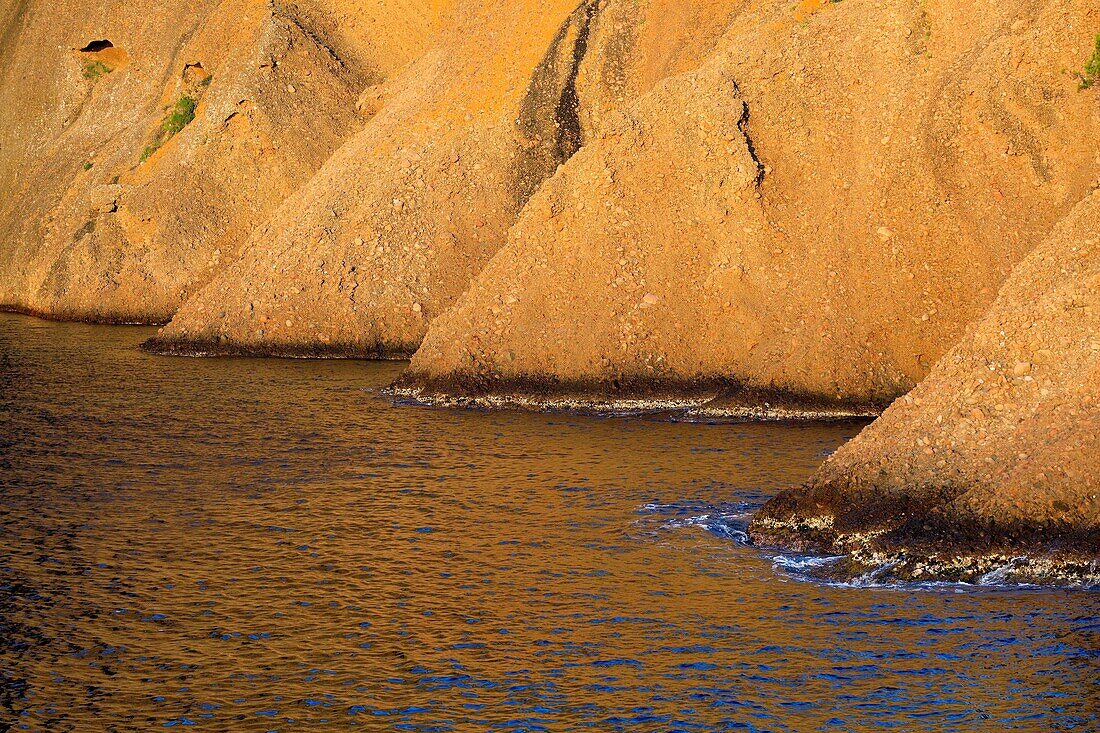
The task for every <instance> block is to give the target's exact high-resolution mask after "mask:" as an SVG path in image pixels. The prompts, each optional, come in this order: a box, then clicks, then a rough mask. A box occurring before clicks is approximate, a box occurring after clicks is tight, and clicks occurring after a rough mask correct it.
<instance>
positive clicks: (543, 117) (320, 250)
mask: <svg viewBox="0 0 1100 733" xmlns="http://www.w3.org/2000/svg"><path fill="white" fill-rule="evenodd" d="M722 5H723V4H722V3H717V2H713V0H694V1H693V2H687V3H683V2H681V3H671V2H665V1H663V0H662V1H658V0H650V1H649V2H643V1H641V0H599V1H597V0H586V1H585V2H582V3H580V4H579V5H577V3H576V0H565V1H557V2H544V3H540V4H539V6H538V9H537V12H535V11H534V10H533V9H532V7H530V6H528V5H525V4H522V3H514V2H504V1H503V0H491V1H485V2H480V3H474V2H471V3H469V4H467V5H466V6H464V7H463V12H462V13H459V14H458V18H459V19H458V20H457V21H456V23H455V27H454V28H453V29H452V31H451V32H450V33H449V34H448V35H447V37H446V38H445V39H444V40H443V41H441V43H440V45H439V47H438V48H437V49H435V50H434V51H433V52H431V53H429V54H427V55H425V56H424V57H422V58H421V59H420V60H419V61H418V62H416V63H415V64H413V65H411V66H410V67H409V68H408V69H406V70H405V72H404V73H403V74H401V75H400V76H398V77H396V78H395V79H394V80H393V81H392V82H390V83H388V84H385V85H383V86H381V87H378V88H374V89H371V90H368V92H367V93H366V94H364V100H363V103H364V104H367V105H373V106H376V107H378V108H379V112H378V114H377V115H376V116H375V117H374V119H373V120H372V121H371V122H370V124H369V125H367V126H366V128H365V129H364V130H363V131H362V132H360V133H359V134H357V135H356V136H354V137H353V138H352V139H351V140H349V141H348V142H347V144H345V145H344V146H343V147H342V148H341V149H340V150H339V151H338V152H337V153H336V154H335V155H333V157H332V158H331V160H330V161H329V162H328V163H327V164H326V165H325V166H324V167H323V168H322V169H321V171H320V172H319V173H318V174H317V175H316V176H315V177H314V178H313V179H312V180H311V182H310V183H309V185H307V186H305V187H304V188H303V189H302V190H301V191H299V192H298V193H297V194H296V195H295V196H293V197H291V198H290V199H288V200H287V201H286V202H285V203H284V205H283V206H282V207H281V209H280V210H279V211H278V212H277V213H276V214H275V215H274V216H273V217H272V218H271V220H270V221H269V222H268V223H267V224H265V225H264V226H263V227H261V228H259V229H257V230H256V232H255V234H254V235H253V237H252V239H251V240H250V243H249V245H248V247H247V249H246V250H245V251H244V253H243V255H242V257H241V258H240V260H239V261H238V262H237V263H235V264H234V265H232V266H231V267H229V268H227V269H226V270H225V271H224V272H223V273H222V274H221V275H220V276H219V277H218V278H217V279H215V280H214V281H213V282H212V283H211V284H210V286H209V287H208V288H206V290H204V291H203V292H202V293H200V294H199V295H198V296H197V297H195V298H193V299H191V300H190V301H189V302H188V303H187V304H186V305H185V306H184V307H183V308H182V309H181V310H180V312H179V313H178V314H177V315H176V317H175V318H174V319H173V321H172V322H171V323H170V324H169V325H168V326H167V327H166V328H165V329H163V331H162V333H161V334H160V336H159V337H158V338H157V339H156V340H154V341H153V342H152V343H151V344H150V347H151V348H153V349H158V350H164V351H170V352H184V353H192V352H196V351H198V352H214V353H218V352H223V353H224V352H228V353H259V354H284V355H294V354H298V355H302V354H328V355H346V356H383V357H388V356H408V355H409V354H411V353H412V352H413V351H415V350H416V349H417V347H418V346H419V345H420V341H421V339H422V338H423V335H424V333H425V332H426V330H427V328H428V324H429V323H431V321H432V320H433V319H435V318H436V317H437V316H439V314H441V313H443V312H444V311H445V310H446V309H447V308H448V307H450V306H451V305H452V303H453V302H454V301H455V300H456V299H457V298H458V297H459V296H460V295H461V294H462V293H463V291H465V290H466V288H467V287H468V286H469V283H470V280H471V279H472V278H473V277H475V276H476V275H477V274H478V272H480V271H481V269H482V268H483V267H484V266H485V263H486V262H488V261H489V259H490V258H491V257H492V256H493V255H494V254H495V253H496V252H497V250H498V249H499V248H500V247H501V245H502V244H503V243H504V242H505V241H506V237H507V232H508V229H509V228H510V227H511V226H512V224H513V223H514V222H515V220H516V217H517V215H518V214H519V212H520V211H521V210H522V208H523V206H524V205H525V204H526V202H527V200H528V199H529V197H530V196H531V195H532V194H533V193H535V191H537V190H538V189H539V187H540V186H541V185H542V183H543V181H544V180H546V179H547V178H549V177H550V176H552V175H553V174H554V173H555V171H556V170H557V169H558V167H559V166H560V165H561V164H562V163H564V162H565V161H566V160H568V159H569V158H570V157H571V156H572V155H573V154H574V153H575V152H576V151H577V150H578V149H580V148H581V147H582V146H583V145H584V144H585V143H586V142H587V141H588V140H589V139H590V138H591V137H592V135H593V134H594V131H595V130H596V129H598V127H599V126H600V125H601V124H602V120H603V118H604V117H605V116H606V115H607V114H608V113H609V111H610V110H613V109H614V108H615V107H616V106H618V105H621V104H622V103H624V100H627V99H630V98H633V97H636V96H637V95H638V94H640V93H643V92H644V91H646V90H647V89H648V88H649V87H651V86H652V85H653V84H654V83H655V82H656V81H657V80H658V79H660V78H661V77H662V76H665V75H667V74H669V73H672V72H675V71H678V70H681V69H683V68H690V66H691V65H692V64H695V63H698V60H699V58H700V57H701V56H702V55H703V54H704V53H705V52H706V50H709V48H710V44H712V43H713V42H714V40H715V39H716V38H717V37H719V36H720V34H721V31H722V29H723V27H724V25H725V22H726V21H727V19H728V17H729V14H730V13H729V11H728V10H723V9H721V6H722ZM666 18H668V19H669V20H670V22H669V23H664V22H663V21H664V20H665V19H666ZM671 21H675V22H671Z"/></svg>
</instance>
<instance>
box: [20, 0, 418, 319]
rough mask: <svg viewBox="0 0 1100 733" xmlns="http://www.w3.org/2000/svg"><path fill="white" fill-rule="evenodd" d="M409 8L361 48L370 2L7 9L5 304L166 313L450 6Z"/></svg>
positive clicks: (318, 156) (61, 310) (152, 2)
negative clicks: (358, 32)
mask: <svg viewBox="0 0 1100 733" xmlns="http://www.w3.org/2000/svg"><path fill="white" fill-rule="evenodd" d="M405 4H406V5H409V6H410V7H409V8H408V10H409V12H408V13H407V14H406V15H405V16H404V17H405V18H406V19H407V20H406V21H405V22H404V23H390V24H388V25H389V27H388V28H386V29H383V28H377V27H375V28H374V30H373V32H374V33H378V32H379V31H382V30H389V31H391V32H390V33H389V34H388V35H387V36H386V37H385V39H383V40H380V41H376V43H375V44H374V45H372V46H366V45H365V44H363V43H359V44H358V45H354V47H352V44H350V43H341V42H340V41H341V40H342V39H343V36H347V35H348V34H349V33H351V32H352V31H348V30H346V29H347V28H349V27H350V28H353V29H354V28H355V24H354V23H348V22H347V20H348V16H349V15H350V16H352V17H353V18H358V19H359V20H361V21H364V22H366V21H368V20H370V18H369V17H368V16H369V15H370V13H371V12H372V10H371V9H370V8H367V7H359V8H355V7H354V4H350V3H339V2H336V1H335V0H303V2H299V3H297V4H295V6H294V7H288V6H285V5H283V4H281V3H272V2H267V1H265V0H221V1H220V2H214V1H212V0H204V1H200V2H194V3H166V2H161V1H159V0H147V1H145V2H139V3H134V2H118V1H117V0H116V1H111V0H98V1H93V2H82V3H74V2H55V1H51V2H48V3H47V2H40V1H38V0H24V1H23V2H19V3H14V4H9V7H8V9H7V15H6V17H4V18H3V19H2V22H3V23H4V25H3V28H4V31H3V36H2V39H3V40H2V45H0V58H2V59H3V64H2V71H0V75H2V76H0V146H2V149H3V153H4V154H3V156H2V158H0V192H2V194H3V195H2V196H0V305H3V306H4V307H8V308H15V309H20V310H27V311H31V312H35V313H40V314H43V315H48V316H52V317H65V318H75V319H81V320H102V321H126V322H164V321H167V320H168V319H169V318H170V317H171V316H172V314H173V313H174V312H175V311H176V309H177V308H178V307H179V305H180V304H181V303H182V302H183V301H184V300H185V299H186V298H187V297H188V296H189V295H191V294H192V293H193V292H194V291H196V290H197V289H198V288H199V287H201V286H202V285H203V284H205V282H206V281H207V280H209V279H210V277H211V276H212V275H213V274H214V273H216V272H217V271H218V270H219V269H221V267H223V266H224V264H225V263H226V262H227V261H230V260H232V259H234V258H235V256H236V253H237V250H238V248H239V247H240V244H241V243H242V242H243V241H244V239H245V238H246V237H247V236H248V234H249V233H250V232H251V230H252V229H253V228H254V227H255V226H257V225H258V224H259V223H260V222H262V221H264V220H265V219H266V218H267V217H268V215H269V214H270V213H271V211H272V210H274V208H275V207H276V206H277V204H278V203H279V202H280V201H281V200H282V199H283V198H285V197H286V196H287V195H288V194H289V193H291V192H292V191H294V190H295V189H296V188H297V187H298V186H300V185H301V184H302V183H304V182H305V181H306V180H308V179H309V177H310V176H311V175H312V174H313V173H314V172H315V171H316V170H317V168H319V167H320V165H321V163H323V162H324V161H325V160H326V159H327V158H328V157H329V155H330V154H331V152H332V151H333V150H334V149H335V148H336V147H337V146H338V145H339V144H340V143H342V142H343V141H344V139H345V138H346V137H347V136H348V135H350V134H352V132H354V131H355V130H357V129H358V128H359V127H361V126H362V124H363V122H364V119H363V115H362V114H361V113H360V112H357V111H356V102H357V100H358V99H359V96H360V93H361V92H362V90H363V88H364V87H366V86H368V85H370V84H376V83H378V82H380V81H381V80H382V79H383V78H384V76H385V75H386V74H388V73H389V72H391V71H392V70H393V69H394V68H395V67H396V66H398V65H400V64H401V63H403V60H407V58H408V57H411V56H412V55H415V54H417V53H419V51H420V50H422V49H423V47H424V46H425V44H426V41H427V39H426V38H424V37H423V36H425V35H426V34H429V33H431V32H434V31H433V30H432V28H433V24H438V23H437V21H436V20H434V16H435V15H436V14H438V12H439V11H438V10H431V11H430V12H429V10H428V9H427V7H425V8H423V9H421V12H420V15H419V16H418V15H417V13H416V11H417V8H416V7H415V4H413V3H405ZM420 4H421V5H424V6H427V5H428V3H420ZM434 5H438V3H436V4H434ZM348 8H352V10H348ZM378 11H379V9H378V8H375V9H373V12H378ZM383 17H386V16H384V15H383ZM325 19H329V20H330V21H332V22H333V23H336V22H337V21H340V25H339V27H340V28H341V29H344V33H343V36H338V37H337V38H336V41H335V42H334V43H332V44H330V43H329V42H328V41H326V40H324V39H323V38H321V37H320V36H319V35H318V32H317V30H316V25H318V24H322V25H323V21H324V20H325ZM334 49H341V50H343V51H344V53H345V55H344V56H343V57H341V56H338V55H337V51H335V50H334ZM345 49H346V50H345ZM380 49H388V52H387V53H382V52H381V50H380Z"/></svg>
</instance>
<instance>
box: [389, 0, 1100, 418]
mask: <svg viewBox="0 0 1100 733" xmlns="http://www.w3.org/2000/svg"><path fill="white" fill-rule="evenodd" d="M1090 15H1091V16H1095V8H1093V7H1091V5H1090V4H1089V3H1086V2H1072V1H1071V2H1058V3H1047V4H1039V3H1033V2H1015V3H1008V4H1002V5H999V6H998V7H997V8H992V7H990V8H983V9H981V11H980V12H975V13H972V14H968V17H967V20H966V22H965V23H961V22H960V19H959V17H958V16H957V14H956V10H955V9H954V8H952V7H948V6H938V5H933V6H923V5H922V6H918V5H907V4H904V3H901V4H898V3H894V4H886V5H882V4H878V5H876V4H873V3H862V2H846V3H842V4H827V5H821V6H820V7H818V6H815V5H813V4H807V3H803V4H802V5H799V6H798V7H797V8H795V9H794V10H793V11H792V10H791V9H790V8H789V6H787V5H785V4H778V3H763V4H752V5H749V6H746V7H744V8H743V9H742V10H741V12H739V13H737V14H736V16H735V17H734V18H733V20H732V22H731V25H730V27H729V29H728V31H727V32H726V33H725V34H724V37H723V38H722V39H721V41H720V42H718V44H717V48H716V50H715V51H714V52H713V53H712V54H711V55H710V56H709V57H708V58H707V60H706V61H705V62H704V63H703V64H702V65H700V66H699V67H698V68H695V69H693V70H691V71H688V72H685V73H683V74H681V75H677V76H675V77H670V78H668V79H666V80H665V81H664V82H662V83H661V84H660V85H658V87H657V88H656V89H654V90H653V91H651V92H650V93H648V94H646V95H643V96H641V97H639V98H638V99H637V100H636V101H634V102H632V103H630V104H627V105H625V106H624V107H623V108H622V109H620V110H617V111H615V113H613V114H612V115H610V116H609V117H608V119H607V120H606V123H605V125H604V126H603V127H602V128H601V129H599V131H598V135H595V136H593V137H592V138H591V139H590V140H589V142H588V143H587V144H586V145H585V146H584V148H583V149H581V150H580V151H579V152H578V153H577V155H576V156H575V157H573V158H572V159H571V160H570V161H569V162H568V163H567V164H566V165H564V166H563V167H562V168H561V169H560V170H559V171H558V173H557V174H556V175H555V176H554V177H553V178H552V179H550V180H549V181H548V182H547V183H546V184H545V185H544V186H543V187H542V188H541V189H540V190H539V191H538V193H537V194H536V195H535V196H534V197H533V198H532V199H531V201H530V202H529V203H528V205H527V206H526V207H525V209H524V210H523V211H522V213H521V214H520V217H519V220H518V222H517V223H516V225H515V226H514V227H513V228H512V229H511V231H510V233H509V239H508V243H507V245H506V246H505V247H504V248H503V249H502V251H501V252H500V253H498V254H497V255H496V256H495V258H494V259H493V260H492V261H491V262H490V263H489V264H488V266H487V267H486V268H485V269H484V271H482V273H481V274H480V275H479V276H478V278H477V279H476V280H475V281H474V283H473V285H472V287H471V288H470V290H469V291H468V292H467V293H466V294H465V295H464V296H463V297H462V299H460V300H459V301H458V303H457V305H456V307H455V308H454V309H452V310H451V311H449V312H447V313H445V314H443V315H442V316H440V317H439V318H438V319H436V320H435V321H433V323H432V324H431V327H430V328H429V330H428V333H427V337H426V339H425V341H424V344H423V346H422V348H421V349H420V351H419V352H418V353H417V355H416V356H415V357H414V359H413V362H412V366H411V368H410V370H409V372H408V374H407V375H406V377H405V378H403V380H402V382H401V387H402V389H403V390H404V391H406V392H407V393H409V394H413V395H421V396H425V397H429V398H435V399H447V398H454V397H457V398H459V399H460V400H461V399H462V398H468V399H473V400H475V401H476V400H478V399H481V400H483V401H488V402H494V401H497V402H498V401H502V400H503V401H507V400H509V399H512V400H514V401H526V400H529V399H531V397H532V396H534V397H535V398H536V400H538V398H543V399H541V400H539V401H541V402H544V403H545V402H551V401H553V400H554V399H555V398H557V399H563V398H564V399H569V400H573V401H575V400H576V398H578V397H580V398H582V399H583V398H584V397H586V396H588V397H592V398H594V399H597V400H599V399H603V398H605V397H606V396H608V395H618V396H619V397H621V398H633V397H646V396H657V397H663V398H664V399H668V400H675V399H677V398H680V399H683V400H685V401H687V402H691V401H693V400H694V401H699V400H706V399H709V398H710V397H712V396H715V395H725V402H726V404H727V406H728V408H729V409H731V410H734V411H736V410H738V409H746V408H747V409H748V411H750V412H754V411H755V410H756V407H757V403H758V402H759V395H760V394H771V395H772V396H773V397H779V398H783V399H782V401H783V402H785V403H787V404H790V403H792V402H793V403H795V405H797V404H799V403H801V404H803V405H805V406H806V409H807V410H808V411H810V412H812V413H815V414H817V413H819V412H821V411H832V412H837V411H839V412H850V411H853V410H854V411H857V412H865V411H867V410H868V409H873V408H874V407H875V406H876V405H883V404H887V403H889V401H890V400H892V399H893V398H895V397H897V396H899V395H901V394H904V393H905V392H906V391H908V390H909V389H910V388H911V387H912V386H913V385H914V384H915V383H916V382H917V381H919V380H920V379H921V378H922V377H924V376H925V375H926V374H927V372H928V369H929V368H930V367H931V365H932V364H933V363H935V361H936V360H937V359H938V358H939V357H940V356H941V355H942V354H943V353H944V352H945V351H946V350H947V349H948V348H949V347H950V345H951V344H952V343H953V342H954V341H955V340H956V339H957V338H958V337H959V336H960V335H961V333H962V331H963V329H964V328H965V326H966V324H967V323H968V322H969V321H970V320H971V319H973V318H975V317H977V316H978V315H980V314H981V313H982V311H983V310H984V309H985V308H986V307H987V306H988V304H989V303H990V301H991V300H992V298H993V295H994V293H995V292H996V290H997V288H998V287H999V286H1000V284H1001V283H1002V282H1003V280H1004V278H1005V277H1006V276H1007V274H1008V273H1009V271H1010V270H1011V268H1012V266H1013V265H1014V264H1015V263H1016V262H1018V261H1019V260H1020V258H1021V257H1023V256H1024V254H1026V253H1027V252H1028V251H1029V250H1030V249H1031V248H1032V247H1034V246H1035V245H1036V244H1037V243H1038V242H1039V241H1041V239H1042V238H1043V237H1044V236H1045V235H1046V233H1047V232H1049V231H1050V228H1051V227H1052V226H1053V225H1054V224H1055V223H1056V222H1057V221H1058V220H1059V219H1061V218H1062V217H1063V216H1064V215H1065V214H1066V213H1067V212H1068V211H1069V210H1070V208H1071V207H1072V206H1073V205H1074V203H1075V202H1076V201H1078V200H1080V199H1081V197H1082V196H1083V195H1084V194H1085V192H1086V191H1087V190H1088V189H1089V187H1090V186H1092V185H1094V184H1095V182H1096V180H1097V145H1096V142H1095V141H1096V139H1098V138H1097V135H1098V134H1100V115H1098V110H1097V104H1096V100H1095V99H1094V98H1093V95H1092V94H1091V93H1086V94H1082V93H1080V92H1079V91H1078V88H1077V87H1078V83H1077V80H1076V79H1075V78H1073V77H1072V76H1071V75H1069V74H1065V73H1062V72H1060V71H1059V70H1060V69H1063V68H1069V67H1070V66H1071V65H1078V66H1079V65H1080V64H1081V59H1083V58H1085V57H1087V55H1088V51H1089V50H1090V44H1091V38H1092V34H1091V25H1090V22H1089V18H1090ZM1067 27H1068V28H1077V29H1079V32H1078V33H1077V35H1076V37H1074V35H1073V34H1070V33H1066V32H1065V29H1066V28H1067ZM871 39H874V40H873V42H872V41H871ZM961 283H965V284H966V286H965V287H960V284H961ZM744 390H747V392H746V394H747V399H746V398H745V397H739V394H740V393H741V392H742V391H744Z"/></svg>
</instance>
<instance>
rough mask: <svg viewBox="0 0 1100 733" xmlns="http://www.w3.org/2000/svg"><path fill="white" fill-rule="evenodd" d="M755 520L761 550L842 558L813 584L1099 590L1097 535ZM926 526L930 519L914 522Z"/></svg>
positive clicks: (821, 518)
mask: <svg viewBox="0 0 1100 733" xmlns="http://www.w3.org/2000/svg"><path fill="white" fill-rule="evenodd" d="M774 501H775V499H773V500H772V501H770V502H768V504H765V506H764V507H763V508H762V509H761V510H760V511H759V512H758V513H757V514H756V515H755V516H754V517H753V519H752V521H751V522H750V524H749V527H748V535H749V538H750V541H751V543H752V544H753V546H755V547H757V548H759V549H762V550H776V551H781V552H795V553H799V554H813V555H822V556H839V559H838V560H837V561H836V562H835V563H826V564H822V566H820V567H819V568H817V569H816V572H815V573H814V574H813V576H814V578H815V579H816V580H822V581H834V582H835V581H841V582H859V581H860V580H861V579H863V580H867V579H870V580H874V581H876V582H887V583H888V582H896V583H908V582H961V583H971V584H979V585H980V584H983V582H986V581H988V580H990V579H991V578H993V579H996V581H997V582H1000V583H1016V584H1034V585H1040V586H1084V587H1097V586H1100V537H1097V535H1096V533H1095V532H1094V531H1090V530H1088V529H1081V528H1074V527H1072V526H1070V525H1066V526H1063V527H1053V528H1052V527H1047V526H1045V525H1038V524H1036V525H1028V526H1024V525H1022V524H1010V525H1008V526H1005V527H1002V528H999V529H992V530H991V529H990V526H989V525H985V524H980V523H978V522H971V523H965V522H960V521H956V522H953V523H951V522H947V521H946V520H941V521H940V522H939V524H940V525H941V526H940V527H932V528H931V529H929V530H924V536H923V537H916V536H914V535H913V533H912V532H910V531H909V530H910V529H911V527H909V526H908V525H902V526H898V527H893V528H891V527H877V528H867V529H851V530H842V529H837V528H836V526H835V523H836V517H835V515H833V514H828V513H825V514H821V515H818V516H813V517H802V516H799V517H790V518H785V519H780V518H775V517H772V516H769V514H768V512H769V510H768V507H769V505H771V504H772V503H773V502H774ZM910 521H911V522H917V523H919V524H921V525H922V526H923V525H924V524H925V521H934V520H924V519H920V518H914V519H912V520H910Z"/></svg>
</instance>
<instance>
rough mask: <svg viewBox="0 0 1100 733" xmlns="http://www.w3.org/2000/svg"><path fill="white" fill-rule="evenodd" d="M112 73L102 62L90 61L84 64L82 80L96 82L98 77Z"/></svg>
mask: <svg viewBox="0 0 1100 733" xmlns="http://www.w3.org/2000/svg"><path fill="white" fill-rule="evenodd" d="M112 71H114V69H112V68H111V67H110V66H108V65H107V64H105V63H103V62H102V61H90V62H88V63H86V64H84V78H85V79H87V80H89V81H97V80H98V79H99V77H101V76H103V75H105V74H110V73H111V72H112Z"/></svg>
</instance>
